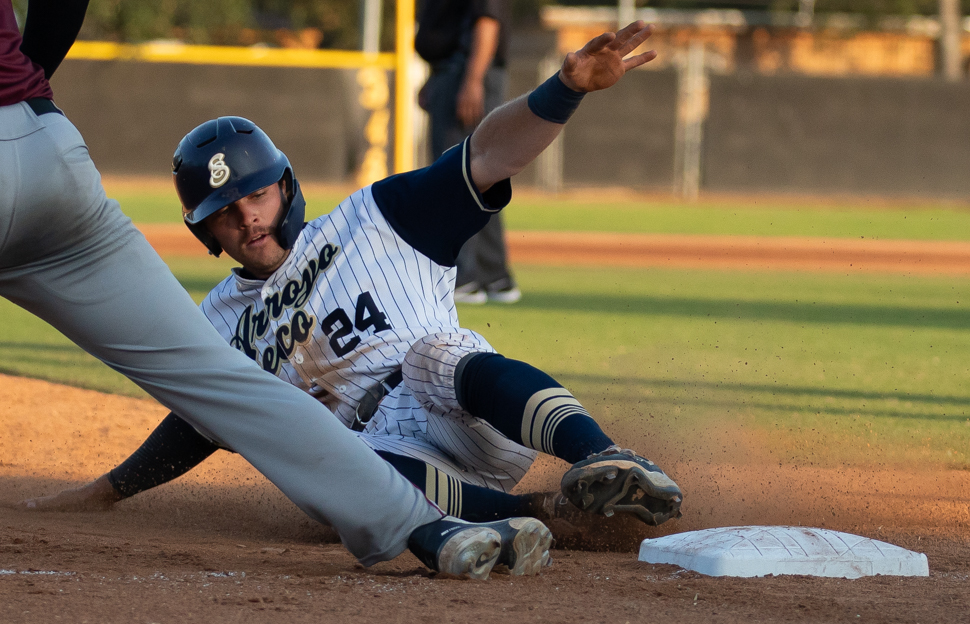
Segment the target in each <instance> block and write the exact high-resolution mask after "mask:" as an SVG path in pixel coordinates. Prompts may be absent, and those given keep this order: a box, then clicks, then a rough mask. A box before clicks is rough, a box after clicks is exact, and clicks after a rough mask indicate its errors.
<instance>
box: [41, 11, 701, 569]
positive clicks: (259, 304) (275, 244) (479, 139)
mask: <svg viewBox="0 0 970 624" xmlns="http://www.w3.org/2000/svg"><path fill="white" fill-rule="evenodd" d="M649 35H650V28H649V27H647V26H644V25H643V23H642V22H637V23H634V24H631V25H630V26H628V27H626V28H624V29H623V30H621V31H619V32H618V33H616V34H613V33H607V34H604V35H601V36H600V37H597V38H595V39H593V40H592V41H590V42H589V43H588V44H587V45H586V46H585V47H584V48H583V49H582V50H580V51H579V52H576V53H572V54H569V55H568V56H567V57H566V60H565V63H564V64H563V66H562V69H561V70H560V71H559V72H558V73H557V74H556V75H554V76H553V77H552V78H550V79H549V80H548V81H547V82H546V83H544V84H543V85H541V86H540V87H539V88H537V89H536V90H535V91H533V92H532V93H531V94H529V95H528V96H523V97H522V98H519V99H517V100H515V101H513V102H510V103H509V104H507V105H505V106H503V107H501V108H499V109H497V110H495V111H494V112H493V113H491V114H490V115H489V116H488V117H487V118H486V119H485V120H484V121H483V122H482V124H481V125H480V126H479V127H478V129H476V130H475V132H474V133H473V134H472V135H471V136H470V137H468V138H467V139H466V140H465V141H464V142H463V143H461V144H459V145H456V146H455V147H453V148H452V149H451V150H449V151H447V152H446V153H445V154H444V155H443V156H442V157H441V158H440V159H438V160H437V161H436V162H435V163H434V164H433V165H431V166H430V167H427V168H425V169H420V170H417V171H412V172H409V173H405V174H401V175H396V176H391V177H389V178H386V179H384V180H381V181H379V182H376V183H374V184H373V185H371V186H368V187H366V188H363V189H361V190H359V191H357V192H356V193H354V194H353V195H351V196H350V197H348V198H347V199H345V200H344V201H343V202H342V203H340V205H338V206H337V207H336V208H335V209H334V210H333V211H332V212H331V213H330V214H328V215H325V216H323V217H320V218H318V219H315V220H313V221H311V222H309V223H304V220H303V219H304V208H305V202H304V199H303V195H302V193H301V191H300V185H299V182H298V181H297V178H296V176H295V175H294V173H293V170H292V168H291V166H290V163H289V161H288V160H287V158H286V156H285V155H284V154H283V153H282V152H280V151H279V150H278V149H277V148H276V147H275V146H274V144H273V143H272V141H271V140H270V138H269V137H268V136H266V134H265V133H263V131H262V130H260V129H259V128H258V127H257V126H256V125H255V124H253V123H252V122H250V121H248V120H246V119H242V118H239V117H220V118H219V119H215V120H212V121H208V122H206V123H204V124H202V125H200V126H198V127H197V128H195V129H194V130H192V131H191V132H190V133H189V134H187V135H186V136H185V137H184V138H183V139H182V141H181V142H180V143H179V146H178V148H177V150H176V152H175V156H174V163H173V173H174V178H175V186H176V189H177V191H178V195H179V198H180V200H181V203H182V207H183V217H184V220H185V223H186V225H187V226H188V227H189V229H190V230H191V231H192V233H193V234H194V235H195V236H196V237H197V238H198V239H199V240H200V241H201V242H202V243H203V244H204V245H205V246H206V247H207V248H208V250H209V252H210V253H211V254H213V255H216V256H218V255H220V254H221V253H222V252H225V253H227V254H228V255H229V256H231V257H232V258H233V259H235V260H236V261H238V262H239V263H240V264H241V265H242V266H241V268H237V269H234V270H233V272H232V275H230V276H229V277H227V278H226V279H225V280H224V281H223V282H222V283H220V284H219V285H218V286H216V287H215V288H214V289H213V290H212V291H211V292H210V293H209V295H208V296H207V297H206V298H205V300H204V301H203V302H202V304H201V306H200V307H201V310H202V312H203V313H204V314H205V316H206V317H207V318H208V319H209V321H210V322H211V323H212V325H213V326H214V327H215V328H216V330H217V331H218V332H219V334H220V335H221V336H222V337H223V339H224V340H226V341H227V342H228V343H229V344H231V345H232V346H233V347H235V348H236V349H238V350H239V351H241V352H243V353H245V354H246V355H247V356H248V357H250V358H251V359H253V360H255V361H256V362H258V363H259V364H260V365H261V367H262V368H263V369H264V370H265V371H267V372H269V373H272V374H274V375H277V376H279V377H281V378H283V379H285V380H286V381H288V382H289V383H291V384H293V385H294V386H297V387H298V388H300V389H302V390H304V391H305V392H307V393H308V394H310V395H311V396H313V397H315V398H316V399H317V400H319V401H320V402H322V403H323V404H324V405H325V406H327V407H328V408H329V409H330V410H332V411H333V413H334V414H336V415H337V417H338V418H340V419H341V420H342V421H343V423H344V424H345V425H346V426H347V427H350V428H352V429H354V430H355V431H358V432H359V437H360V439H361V440H362V441H363V442H364V443H365V444H366V445H367V446H369V447H370V448H371V449H373V450H374V451H376V452H377V454H378V455H380V456H381V457H382V458H384V459H385V460H386V461H387V462H388V463H389V464H391V465H392V466H393V467H394V468H395V469H396V470H397V471H398V472H400V473H401V474H402V475H404V476H405V477H406V478H407V479H408V480H409V481H411V482H412V483H413V484H414V485H415V486H417V487H418V488H419V489H420V490H421V491H423V492H424V493H425V494H426V495H427V496H428V498H429V499H430V500H432V501H433V502H435V503H436V504H437V505H438V506H439V507H440V508H441V509H442V510H444V511H445V512H446V513H448V514H449V515H452V516H456V517H459V518H462V519H465V520H469V521H494V520H495V519H503V518H516V517H518V516H537V517H540V518H554V517H563V516H565V517H566V518H567V519H568V520H572V519H574V518H575V516H576V515H578V514H582V513H583V512H588V513H593V514H603V515H607V516H610V515H613V513H614V512H616V513H626V514H632V515H634V516H636V517H637V518H639V519H641V520H642V521H644V522H646V523H648V524H660V523H662V522H664V521H666V520H668V519H670V518H673V517H679V515H680V505H681V499H682V494H681V492H680V490H679V488H678V487H677V485H676V484H675V483H674V482H673V481H672V480H671V479H670V478H669V477H668V476H667V475H666V474H664V473H663V471H661V470H660V468H658V467H657V466H655V465H654V464H653V463H652V462H650V461H648V460H646V459H644V458H642V457H640V456H638V455H636V454H635V453H634V452H633V451H629V450H621V449H619V448H618V447H617V446H616V445H615V444H614V443H613V441H612V440H611V439H610V438H609V437H608V436H607V435H606V434H605V433H604V432H603V431H602V430H601V429H600V427H599V426H598V425H597V423H596V422H595V421H594V420H593V419H592V418H591V417H590V416H589V414H588V413H587V411H586V410H585V409H584V408H583V406H582V405H581V404H580V403H579V402H578V401H577V400H576V398H575V397H573V395H572V394H570V392H569V391H568V390H566V389H565V388H563V387H562V386H561V385H560V384H559V383H557V382H556V381H555V380H554V379H552V378H551V377H550V376H549V375H547V374H546V373H544V372H542V371H540V370H538V369H536V368H534V367H532V366H530V365H529V364H526V363H524V362H519V361H516V360H512V359H508V358H505V357H503V356H502V355H500V354H498V353H496V352H495V350H494V349H493V348H492V347H491V345H489V344H488V342H487V341H486V340H485V338H484V337H482V336H481V335H479V334H477V333H476V332H473V331H471V330H468V329H464V328H462V327H461V326H460V324H459V321H458V316H457V313H456V310H455V304H454V284H455V268H454V266H455V259H456V256H457V255H458V252H459V250H460V249H461V246H462V244H463V243H464V242H465V241H466V240H467V239H468V238H469V237H470V236H472V235H473V234H474V233H475V232H477V231H478V230H479V229H481V228H482V227H483V226H484V225H485V224H486V223H487V222H488V220H489V218H490V216H491V215H493V214H495V213H497V212H498V211H499V210H501V209H502V208H503V207H504V206H505V205H506V204H508V202H509V200H510V199H511V184H510V181H509V178H510V177H511V176H513V175H515V174H516V173H518V172H519V171H521V170H522V169H523V168H524V167H525V166H526V165H527V164H528V163H529V162H531V161H532V160H533V159H534V158H535V157H536V156H537V155H538V154H539V153H540V152H541V151H542V150H543V149H544V148H545V147H546V146H547V145H548V144H549V143H550V142H551V141H552V140H553V139H554V138H555V137H556V136H557V135H558V133H559V132H560V130H561V129H562V127H563V124H564V123H565V122H566V120H567V119H568V118H569V116H570V115H571V114H572V112H573V111H574V110H575V109H576V107H577V106H578V105H579V103H580V101H581V99H582V97H583V95H584V94H585V93H586V92H589V91H595V90H598V89H603V88H607V87H609V86H611V85H612V84H614V83H615V82H616V81H617V80H619V79H620V77H621V76H622V75H623V73H624V72H625V71H626V70H629V69H631V68H633V67H636V66H639V65H641V64H643V63H645V62H647V61H649V60H651V59H652V58H653V57H654V56H655V54H654V53H653V52H652V51H651V52H646V53H643V54H640V55H638V56H633V57H631V58H629V59H626V60H624V57H625V56H626V55H627V54H629V53H630V52H632V51H633V50H634V49H636V48H637V47H638V46H639V45H640V44H641V43H643V42H644V41H645V40H646V39H647V38H648V37H649ZM218 448H219V445H218V444H217V443H215V442H213V441H211V440H210V439H209V437H208V436H206V435H204V434H203V433H200V432H199V431H197V430H196V429H195V428H193V427H192V426H191V425H189V424H188V423H186V422H185V421H183V420H182V419H181V418H179V417H178V416H177V415H175V414H174V413H173V414H170V415H169V416H168V417H167V418H165V420H164V421H163V422H162V423H161V424H160V425H159V427H158V428H157V429H156V430H155V431H154V432H153V433H152V434H151V435H150V436H149V438H148V439H147V440H146V441H145V443H144V444H143V445H142V446H141V448H139V449H138V450H137V451H136V452H135V453H134V454H133V455H132V456H131V457H129V458H128V459H127V460H126V461H125V462H123V463H122V464H121V465H119V466H118V467H116V468H114V469H113V470H111V471H110V472H108V473H107V474H106V475H104V476H102V477H100V478H99V479H97V480H95V481H94V482H92V483H89V484H87V485H85V486H82V487H81V488H78V489H75V490H67V491H64V492H61V493H60V494H57V495H54V496H51V497H45V498H37V499H32V500H28V501H24V502H23V504H24V505H25V506H26V507H28V508H32V509H38V510H90V509H106V508H108V507H110V506H111V505H112V504H114V503H115V502H117V501H119V500H122V499H123V498H126V497H129V496H132V495H134V494H136V493H138V492H141V491H144V490H146V489H149V488H151V487H154V486H156V485H159V484H160V483H164V482H166V481H169V480H171V479H174V478H176V477H177V476H179V475H181V474H184V473H185V472H186V471H188V470H190V469H191V468H192V467H194V466H196V465H197V464H199V463H200V462H202V461H203V460H204V459H205V458H207V457H208V456H209V455H211V454H212V453H213V452H215V450H217V449H218ZM540 452H542V453H548V454H550V455H554V456H556V457H559V458H561V459H563V460H565V461H567V462H569V463H571V464H572V467H571V468H570V469H569V470H568V471H567V472H566V474H565V475H564V477H563V479H562V491H561V494H560V493H554V494H549V495H545V494H538V495H535V494H533V495H521V496H516V495H512V494H511V493H510V492H511V490H512V488H513V487H514V486H515V484H516V483H518V482H519V480H520V479H521V478H522V477H523V475H524V474H525V473H526V471H527V470H528V469H529V467H530V466H531V464H532V462H533V461H534V459H535V458H536V456H537V455H538V453H540ZM567 501H568V502H567ZM580 510H581V511H580ZM546 558H547V556H546ZM546 558H543V557H539V556H537V557H529V556H524V557H520V559H522V560H523V563H522V566H524V567H526V568H528V570H529V571H526V572H524V573H531V571H533V570H537V569H538V567H540V566H541V565H542V564H544V563H545V561H546ZM516 572H517V573H523V570H521V569H519V570H517V571H516Z"/></svg>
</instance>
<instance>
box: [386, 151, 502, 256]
mask: <svg viewBox="0 0 970 624" xmlns="http://www.w3.org/2000/svg"><path fill="white" fill-rule="evenodd" d="M469 141H470V139H465V141H464V142H463V143H461V144H459V145H456V146H454V147H453V148H451V149H450V150H448V151H447V152H445V153H444V154H442V155H441V158H439V159H438V160H436V161H435V162H434V164H432V165H431V166H430V167H425V168H424V169H418V170H416V171H409V172H407V173H401V174H398V175H393V176H390V177H389V178H385V179H383V180H381V181H380V182H375V183H374V185H373V187H372V191H373V194H374V200H375V201H376V202H377V207H378V208H379V209H380V211H381V214H383V215H384V218H385V219H387V222H388V223H389V224H390V225H391V227H392V228H394V231H395V232H397V234H398V236H400V237H401V238H403V239H404V241H405V242H406V243H407V244H409V245H411V246H412V247H414V248H415V249H416V250H418V251H419V252H421V253H422V254H424V255H426V256H427V257H429V258H431V259H432V260H434V261H435V262H437V263H438V264H440V265H443V266H454V265H455V259H456V258H457V257H458V252H459V251H460V250H461V246H462V245H464V244H465V241H467V240H468V239H469V238H471V237H472V236H473V235H474V234H475V233H476V232H478V231H479V230H481V229H482V228H483V227H485V224H486V223H488V220H489V218H490V217H491V215H492V214H494V213H496V212H498V211H499V210H501V209H502V208H504V207H505V206H507V205H508V203H509V201H510V200H511V199H512V184H511V182H510V181H509V180H508V179H505V180H502V181H501V182H498V183H496V184H494V185H493V186H492V187H491V188H490V189H488V190H487V191H486V192H485V193H479V192H478V189H477V188H476V187H475V184H474V183H473V182H472V181H471V173H470V171H471V168H470V164H469V163H470V162H471V156H470V154H469Z"/></svg>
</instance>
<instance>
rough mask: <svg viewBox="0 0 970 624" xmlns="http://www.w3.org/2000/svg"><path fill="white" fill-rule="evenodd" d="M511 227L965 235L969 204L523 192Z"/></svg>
mask: <svg viewBox="0 0 970 624" xmlns="http://www.w3.org/2000/svg"><path fill="white" fill-rule="evenodd" d="M503 214H504V215H505V219H506V225H507V227H508V228H509V229H512V230H548V231H592V232H631V233H645V234H646V233H656V234H708V235H746V236H816V237H829V238H875V239H910V240H967V239H970V207H967V206H944V205H938V204H926V205H897V206H893V207H888V208H887V207H881V208H880V209H878V210H877V209H875V207H873V206H868V205H866V204H865V203H864V202H858V203H855V204H846V205H830V204H825V203H822V204H817V205H812V204H807V203H806V204H794V205H782V204H779V203H765V202H761V203H758V202H752V203H747V204H741V203H737V204H732V203H717V204H712V203H706V202H700V203H698V204H684V203H678V202H673V201H670V202H657V201H653V202H651V201H629V200H628V201H615V202H589V201H582V200H551V199H538V198H534V197H526V198H523V199H514V200H513V203H512V204H511V205H510V207H509V208H508V209H507V210H506V211H504V213H503Z"/></svg>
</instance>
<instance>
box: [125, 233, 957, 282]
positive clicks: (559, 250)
mask: <svg viewBox="0 0 970 624" xmlns="http://www.w3.org/2000/svg"><path fill="white" fill-rule="evenodd" d="M139 228H140V229H141V231H142V232H143V233H144V234H145V237H146V238H147V239H148V242H149V243H151V245H152V247H154V248H155V250H156V251H158V253H159V254H161V255H173V256H201V255H205V253H206V252H205V249H204V248H203V247H202V245H200V244H199V242H198V241H196V240H195V238H193V237H192V235H191V234H190V233H189V232H188V230H186V229H185V228H184V227H182V226H181V225H179V224H159V225H141V226H139ZM507 239H508V248H509V257H510V258H511V260H512V262H521V263H526V264H553V265H579V266H628V267H648V266H674V267H685V268H723V269H732V270H802V271H850V272H863V271H877V272H889V273H956V274H963V273H970V243H967V242H952V241H906V240H870V239H843V238H834V239H833V238H807V237H806V238H796V237H758V236H689V235H680V234H615V233H603V232H523V231H514V232H509V233H508V234H507Z"/></svg>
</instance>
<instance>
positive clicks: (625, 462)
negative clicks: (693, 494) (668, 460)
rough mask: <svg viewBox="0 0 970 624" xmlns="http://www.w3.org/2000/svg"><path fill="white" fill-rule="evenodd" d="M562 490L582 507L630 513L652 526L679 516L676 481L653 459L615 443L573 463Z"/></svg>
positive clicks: (679, 495) (679, 496) (591, 510)
mask: <svg viewBox="0 0 970 624" xmlns="http://www.w3.org/2000/svg"><path fill="white" fill-rule="evenodd" d="M562 493H563V495H564V496H565V497H566V498H567V499H569V502H571V503H572V504H573V505H575V506H576V507H578V508H579V509H582V510H583V511H586V512H589V513H595V514H602V515H604V516H612V515H613V514H614V513H625V514H631V515H634V516H636V517H637V518H639V519H640V520H642V521H643V522H645V523H647V524H650V525H653V526H656V525H659V524H663V523H664V522H666V521H667V520H670V519H671V518H679V517H680V516H681V513H680V504H681V501H682V500H683V494H682V493H681V491H680V488H679V487H677V484H676V483H674V482H673V480H671V478H670V477H668V476H667V475H666V474H664V472H663V470H661V469H660V468H658V467H657V465H656V464H654V463H653V462H652V461H650V460H648V459H644V458H643V457H640V456H638V455H637V454H636V453H634V452H633V451H630V450H626V449H620V448H618V447H615V446H613V447H610V448H608V449H606V450H605V451H603V452H602V453H596V454H595V455H590V456H589V457H588V458H586V459H584V460H583V461H581V462H577V463H575V464H573V467H572V468H570V469H569V470H568V471H566V474H565V475H563V478H562Z"/></svg>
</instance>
